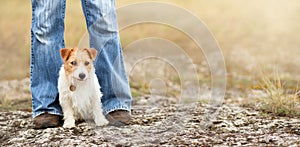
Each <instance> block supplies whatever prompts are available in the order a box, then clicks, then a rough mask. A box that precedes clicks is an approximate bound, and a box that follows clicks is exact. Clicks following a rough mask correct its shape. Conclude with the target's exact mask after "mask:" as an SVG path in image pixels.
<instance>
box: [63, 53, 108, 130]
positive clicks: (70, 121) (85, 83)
mask: <svg viewBox="0 0 300 147" xmlns="http://www.w3.org/2000/svg"><path fill="white" fill-rule="evenodd" d="M60 55H61V57H62V59H63V65H62V66H61V68H60V72H59V78H58V92H59V103H60V105H61V107H62V110H63V114H64V124H63V127H64V128H73V127H75V121H77V120H83V119H84V120H87V119H88V120H93V121H94V122H95V124H96V126H104V125H107V124H108V121H107V120H106V119H105V116H104V115H103V110H102V104H101V97H102V93H101V91H100V85H99V82H98V79H97V76H96V74H95V68H94V65H93V61H94V60H95V59H96V57H97V50H96V49H93V48H90V49H86V48H85V49H78V48H71V49H67V48H64V49H61V50H60Z"/></svg>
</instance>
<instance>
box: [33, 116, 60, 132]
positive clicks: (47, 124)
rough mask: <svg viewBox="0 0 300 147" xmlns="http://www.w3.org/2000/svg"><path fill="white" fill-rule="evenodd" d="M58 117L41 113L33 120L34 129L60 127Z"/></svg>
mask: <svg viewBox="0 0 300 147" xmlns="http://www.w3.org/2000/svg"><path fill="white" fill-rule="evenodd" d="M60 118H61V116H59V115H54V114H49V113H47V112H46V113H43V114H41V115H39V116H37V117H35V118H34V119H33V124H34V129H45V128H54V127H57V126H59V125H60Z"/></svg>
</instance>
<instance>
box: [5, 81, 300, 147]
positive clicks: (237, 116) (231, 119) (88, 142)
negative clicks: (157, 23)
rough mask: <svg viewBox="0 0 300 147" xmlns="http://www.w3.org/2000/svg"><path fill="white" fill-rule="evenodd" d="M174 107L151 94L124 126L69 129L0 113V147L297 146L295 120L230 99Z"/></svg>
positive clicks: (299, 124)
mask: <svg viewBox="0 0 300 147" xmlns="http://www.w3.org/2000/svg"><path fill="white" fill-rule="evenodd" d="M26 81H28V79H27V80H23V82H25V83H26ZM175 102H176V99H175V98H172V97H169V98H166V97H161V96H154V95H142V96H139V97H138V98H134V100H133V108H132V116H133V119H132V121H131V124H130V125H128V126H124V127H114V126H105V127H98V128H95V127H93V124H92V123H87V122H84V123H80V124H77V126H76V128H74V129H64V128H62V127H57V128H48V129H40V130H35V129H33V124H32V118H31V112H30V110H29V111H28V110H27V109H24V110H26V111H12V110H2V112H0V126H1V127H0V136H1V137H0V146H66V145H69V146H74V145H80V146H98V145H100V146H161V145H171V146H178V145H187V146H199V145H200V146H242V145H243V146H300V118H299V117H279V116H275V115H273V114H267V113H263V112H261V111H257V110H256V109H255V108H250V107H242V106H240V105H238V104H235V103H232V101H231V100H230V101H229V100H225V101H224V103H223V105H220V106H213V105H210V104H205V103H203V102H196V103H189V104H188V103H185V104H180V103H175ZM213 112H217V113H216V114H217V115H216V116H215V117H213V115H212V114H213Z"/></svg>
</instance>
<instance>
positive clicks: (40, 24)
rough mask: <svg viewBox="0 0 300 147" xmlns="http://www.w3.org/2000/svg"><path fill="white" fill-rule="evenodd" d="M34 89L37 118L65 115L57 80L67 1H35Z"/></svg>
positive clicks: (33, 17)
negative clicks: (47, 115) (59, 98)
mask: <svg viewBox="0 0 300 147" xmlns="http://www.w3.org/2000/svg"><path fill="white" fill-rule="evenodd" d="M31 2H32V26H31V56H30V59H31V67H30V69H31V71H30V76H31V77H30V79H31V92H32V109H33V114H32V115H33V118H36V117H37V116H43V115H42V114H44V113H46V114H50V115H51V114H54V115H62V110H61V107H60V105H59V102H58V90H57V80H58V73H59V69H60V66H61V64H62V60H61V57H60V54H59V50H60V49H61V48H63V47H64V39H63V38H64V16H65V0H57V1H49V0H32V1H31Z"/></svg>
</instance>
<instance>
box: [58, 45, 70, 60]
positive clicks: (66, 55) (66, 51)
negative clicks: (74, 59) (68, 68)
mask: <svg viewBox="0 0 300 147" xmlns="http://www.w3.org/2000/svg"><path fill="white" fill-rule="evenodd" d="M70 53H71V50H70V49H67V48H63V49H61V50H60V55H61V57H62V58H63V60H64V61H67V60H68V59H69V57H70Z"/></svg>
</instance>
